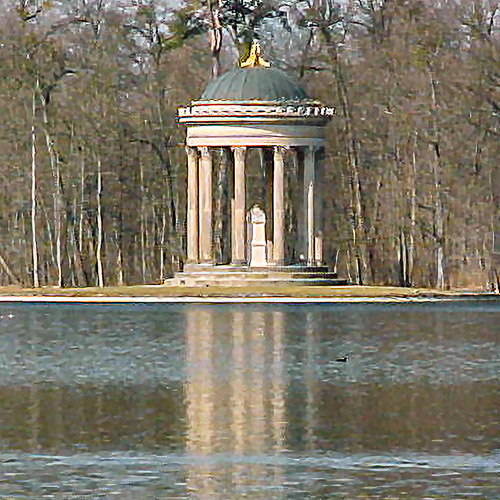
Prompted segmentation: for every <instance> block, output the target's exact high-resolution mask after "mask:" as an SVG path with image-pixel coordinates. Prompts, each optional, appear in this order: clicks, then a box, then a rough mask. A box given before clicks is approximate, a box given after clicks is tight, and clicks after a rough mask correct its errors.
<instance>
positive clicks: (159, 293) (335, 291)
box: [0, 285, 500, 301]
mask: <svg viewBox="0 0 500 500" xmlns="http://www.w3.org/2000/svg"><path fill="white" fill-rule="evenodd" d="M0 297H2V298H4V299H5V298H7V297H9V298H12V300H13V301H15V300H16V298H17V299H20V298H21V297H24V298H30V297H31V298H34V299H35V298H37V297H44V298H50V297H54V298H57V297H65V298H72V299H75V300H77V299H79V298H81V299H85V298H95V299H99V298H102V299H112V298H113V297H116V298H137V299H140V298H155V297H156V298H158V299H166V298H183V297H186V298H188V297H191V298H193V297H195V298H196V297H204V298H217V297H227V298H239V297H242V298H243V297H263V298H265V297H290V298H304V299H307V298H311V299H312V298H332V299H333V298H389V299H390V298H406V299H411V298H415V299H418V298H464V297H471V298H472V297H477V298H481V297H500V296H499V295H498V294H493V293H488V292H481V291H479V292H478V291H470V290H450V291H441V290H433V289H424V288H400V287H391V286H335V287H325V286H318V287H314V286H308V287H306V286H293V285H260V286H247V287H226V286H205V287H202V286H197V287H187V286H175V287H174V286H165V285H135V286H119V287H118V286H116V287H114V286H110V287H105V288H98V287H86V288H58V287H40V288H22V287H17V286H6V287H0Z"/></svg>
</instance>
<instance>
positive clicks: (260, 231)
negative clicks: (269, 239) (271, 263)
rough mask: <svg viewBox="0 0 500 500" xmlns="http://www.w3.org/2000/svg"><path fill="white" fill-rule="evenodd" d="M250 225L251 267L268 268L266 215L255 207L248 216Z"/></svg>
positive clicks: (249, 260) (249, 247)
mask: <svg viewBox="0 0 500 500" xmlns="http://www.w3.org/2000/svg"><path fill="white" fill-rule="evenodd" d="M247 224H248V239H249V244H248V249H249V253H250V256H249V257H250V258H249V259H248V262H249V266H250V267H267V257H266V246H267V245H266V214H265V213H264V211H263V210H262V209H261V208H260V207H259V206H258V205H254V206H253V207H252V208H251V209H250V211H249V213H248V216H247Z"/></svg>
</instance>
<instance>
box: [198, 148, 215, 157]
mask: <svg viewBox="0 0 500 500" xmlns="http://www.w3.org/2000/svg"><path fill="white" fill-rule="evenodd" d="M198 151H199V152H200V154H201V157H202V158H210V157H211V156H212V150H211V149H210V148H209V147H208V146H199V147H198Z"/></svg>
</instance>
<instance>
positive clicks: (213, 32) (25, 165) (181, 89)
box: [0, 0, 500, 289]
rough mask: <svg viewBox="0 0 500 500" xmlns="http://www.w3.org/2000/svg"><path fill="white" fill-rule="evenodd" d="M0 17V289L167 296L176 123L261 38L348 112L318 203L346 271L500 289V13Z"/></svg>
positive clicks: (253, 10)
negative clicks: (144, 288)
mask: <svg viewBox="0 0 500 500" xmlns="http://www.w3.org/2000/svg"><path fill="white" fill-rule="evenodd" d="M0 6H1V16H0V75H1V77H0V108H1V111H0V112H1V117H2V120H1V124H0V175H1V182H0V285H8V284H20V285H23V286H33V285H34V286H43V285H56V286H96V285H97V286H106V285H120V284H134V283H155V282H156V283H158V282H161V281H162V280H163V279H164V278H165V277H167V276H168V275H169V274H170V273H171V272H172V271H175V270H176V269H177V268H178V266H181V265H182V262H183V261H184V258H185V241H184V240H185V192H186V158H185V151H184V146H183V141H184V131H183V130H182V128H181V127H179V126H178V125H177V123H176V108H177V106H179V105H183V104H185V103H186V102H188V101H189V100H191V99H195V98H197V97H199V96H200V95H201V93H202V91H203V89H204V87H205V86H206V84H207V83H208V82H209V81H210V79H211V78H213V76H214V75H217V74H220V73H221V72H224V71H226V70H228V69H230V68H231V67H232V66H233V65H234V64H235V61H237V60H238V57H239V55H240V54H242V53H244V52H245V50H246V48H247V47H248V43H249V42H250V41H251V40H252V39H258V40H260V41H261V45H262V47H263V50H264V53H265V56H266V59H268V60H271V61H272V62H273V64H274V65H275V66H276V67H278V68H281V69H283V70H285V71H286V72H288V73H289V74H291V75H293V76H294V77H295V78H297V79H298V80H299V81H300V82H301V84H302V85H303V86H304V88H306V90H307V91H308V93H309V94H310V95H311V96H313V97H317V98H318V99H320V100H321V101H323V102H324V103H326V104H328V105H332V106H335V107H336V109H337V115H336V117H335V118H334V119H333V120H332V122H331V124H330V125H329V128H328V142H327V149H328V151H327V160H326V165H327V173H326V178H325V186H324V191H325V194H326V198H325V215H326V227H325V257H326V259H327V261H328V263H329V264H330V265H331V266H332V267H334V268H335V269H336V270H337V271H338V273H339V275H340V276H343V277H350V278H351V279H352V280H353V281H354V282H358V283H364V284H396V285H401V286H410V285H413V286H433V287H441V288H447V287H466V288H467V287H471V288H472V287H474V288H482V289H485V288H487V287H495V286H498V275H495V272H494V270H493V269H492V263H491V255H490V252H491V250H492V248H493V245H494V233H495V226H496V228H497V230H498V229H500V228H499V226H500V224H499V222H500V219H499V215H500V214H499V203H500V172H499V171H500V169H499V160H500V154H499V153H500V147H499V144H500V141H499V139H500V123H499V117H500V91H499V84H500V34H499V27H500V11H499V8H500V6H499V2H495V1H488V0H444V1H433V0H350V1H344V2H334V1H333V0H305V1H284V0H283V1H281V0H239V1H233V0H231V1H229V0H227V1H226V0H221V1H218V0H212V1H201V0H186V1H185V2H180V1H178V2H177V1H173V0H144V1H139V0H138V1H133V0H123V1H121V2H118V1H111V0H109V1H106V0H73V1H69V0H65V1H63V0H60V1H55V0H53V1H51V2H48V1H47V2H45V1H44V2H42V0H38V1H35V0H31V1H29V0H24V1H22V0H21V1H14V0H11V1H5V0H0ZM220 178H221V176H220V175H217V172H216V173H215V177H214V182H216V183H217V182H219V181H220ZM216 193H217V194H216V196H223V190H221V189H219V190H216ZM216 206H217V200H216ZM216 223H217V221H216Z"/></svg>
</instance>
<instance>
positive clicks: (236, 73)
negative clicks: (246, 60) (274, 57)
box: [201, 67, 307, 101]
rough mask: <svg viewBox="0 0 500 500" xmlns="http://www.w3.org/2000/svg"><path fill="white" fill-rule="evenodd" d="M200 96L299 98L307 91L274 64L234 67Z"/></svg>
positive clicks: (238, 99) (238, 98)
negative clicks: (271, 65) (266, 66)
mask: <svg viewBox="0 0 500 500" xmlns="http://www.w3.org/2000/svg"><path fill="white" fill-rule="evenodd" d="M201 98H202V99H206V100H226V101H249V100H259V101H298V100H301V99H307V95H306V93H305V91H304V89H302V88H301V87H300V86H299V85H298V84H297V83H296V82H295V81H294V80H293V79H292V78H290V77H289V76H288V75H287V74H286V73H284V72H283V71H281V70H279V69H275V68H262V67H256V68H244V69H243V68H235V69H233V70H231V71H229V72H227V73H225V74H224V75H222V76H220V77H218V78H216V79H215V80H214V81H213V82H211V83H210V84H209V85H208V87H207V88H206V89H205V92H204V93H203V95H202V97H201Z"/></svg>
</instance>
